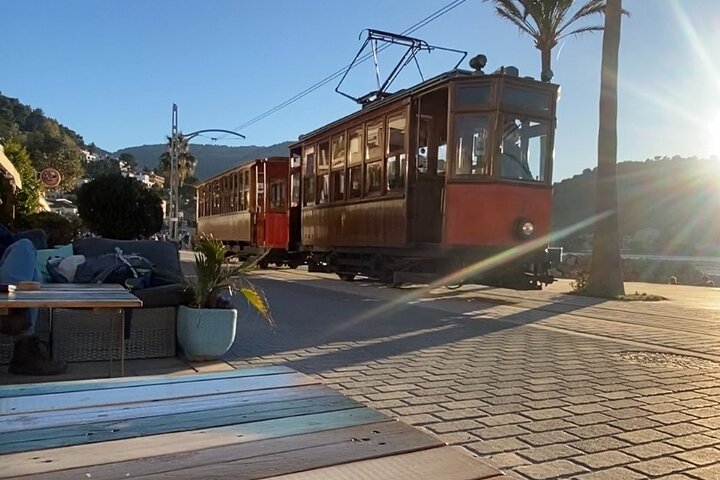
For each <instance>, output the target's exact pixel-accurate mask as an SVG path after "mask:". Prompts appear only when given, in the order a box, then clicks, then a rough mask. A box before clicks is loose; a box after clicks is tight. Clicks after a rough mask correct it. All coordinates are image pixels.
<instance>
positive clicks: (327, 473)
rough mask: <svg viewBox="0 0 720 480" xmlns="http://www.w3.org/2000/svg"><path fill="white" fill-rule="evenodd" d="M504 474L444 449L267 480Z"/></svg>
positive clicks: (438, 479)
mask: <svg viewBox="0 0 720 480" xmlns="http://www.w3.org/2000/svg"><path fill="white" fill-rule="evenodd" d="M500 473H501V472H500V471H499V470H497V469H496V468H494V467H491V466H490V465H488V464H486V463H483V462H482V461H480V459H478V458H475V457H472V456H470V454H469V453H467V452H466V451H465V450H464V449H463V448H462V447H442V448H433V449H430V450H421V451H419V452H413V453H405V454H402V455H394V456H391V457H383V458H375V459H372V460H363V461H359V462H353V463H347V464H344V465H336V466H333V467H327V468H320V469H316V470H308V471H306V472H301V473H291V474H289V475H282V476H275V477H267V480H320V479H323V480H329V479H336V478H337V479H343V480H417V479H418V478H428V479H432V480H481V479H489V478H492V477H496V476H498V475H499V474H500Z"/></svg>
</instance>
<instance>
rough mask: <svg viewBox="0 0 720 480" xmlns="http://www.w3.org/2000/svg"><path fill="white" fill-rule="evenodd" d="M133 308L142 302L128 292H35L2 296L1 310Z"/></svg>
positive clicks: (104, 290) (0, 300)
mask: <svg viewBox="0 0 720 480" xmlns="http://www.w3.org/2000/svg"><path fill="white" fill-rule="evenodd" d="M33 307H40V308H43V307H68V308H133V307H142V301H141V300H140V299H139V298H137V297H136V296H135V295H133V294H132V293H130V292H128V291H127V290H109V289H102V290H101V289H87V290H53V289H50V290H47V289H46V290H42V289H41V290H33V291H16V292H13V293H6V294H0V308H33Z"/></svg>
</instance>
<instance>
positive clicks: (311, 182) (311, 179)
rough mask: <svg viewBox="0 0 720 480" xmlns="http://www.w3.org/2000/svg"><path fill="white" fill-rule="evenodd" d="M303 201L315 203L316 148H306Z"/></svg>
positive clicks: (308, 203)
mask: <svg viewBox="0 0 720 480" xmlns="http://www.w3.org/2000/svg"><path fill="white" fill-rule="evenodd" d="M303 203H304V204H305V205H312V204H314V203H315V149H314V148H313V147H307V148H306V149H305V162H303Z"/></svg>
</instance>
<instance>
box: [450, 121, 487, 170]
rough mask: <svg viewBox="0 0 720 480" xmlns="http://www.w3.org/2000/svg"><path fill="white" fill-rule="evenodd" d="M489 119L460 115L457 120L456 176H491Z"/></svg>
mask: <svg viewBox="0 0 720 480" xmlns="http://www.w3.org/2000/svg"><path fill="white" fill-rule="evenodd" d="M487 140H488V118H487V116H485V115H458V116H457V117H456V118H455V174H456V175H489V174H490V163H489V162H488V158H489V155H488V153H489V152H488V149H487Z"/></svg>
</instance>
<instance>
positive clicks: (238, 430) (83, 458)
mask: <svg viewBox="0 0 720 480" xmlns="http://www.w3.org/2000/svg"><path fill="white" fill-rule="evenodd" d="M385 420H387V417H385V416H384V415H382V414H380V413H379V412H377V411H375V410H372V409H370V408H355V409H351V410H339V411H335V412H326V413H316V414H310V415H301V416H297V417H288V418H280V419H275V420H265V421H261V422H254V423H245V424H240V425H230V426H227V427H220V428H215V429H211V430H202V431H195V432H193V436H194V438H195V439H196V442H197V441H198V440H201V439H202V438H228V440H227V441H226V442H225V443H224V445H238V444H244V443H250V442H257V441H260V440H264V439H271V438H281V437H289V436H293V435H300V434H305V433H313V432H322V431H326V430H334V429H341V428H345V427H351V426H354V425H365V424H370V423H376V422H382V421H385ZM177 435H180V434H177ZM135 441H136V440H135V439H128V440H119V441H117V442H113V443H109V444H107V445H101V446H102V447H103V448H104V449H106V450H107V451H108V452H109V454H113V453H114V454H116V455H115V457H112V458H118V457H117V455H122V453H123V452H125V451H126V449H130V448H132V444H133V442H135ZM156 444H163V445H168V444H171V445H173V446H174V447H175V448H174V449H173V451H174V452H178V453H180V452H185V453H183V455H184V456H188V455H192V451H193V450H196V447H194V446H191V447H188V446H186V445H184V444H182V443H181V442H178V441H177V440H175V438H174V436H173V435H170V436H163V437H157V443H156ZM215 445H217V443H215ZM87 449H92V451H93V452H95V453H92V454H91V453H88V451H87ZM96 450H97V445H86V446H82V445H81V446H77V447H72V448H66V449H63V448H60V449H52V450H45V451H36V452H33V453H32V454H28V453H25V454H21V455H20V456H19V457H16V456H13V457H14V458H13V461H12V462H10V461H8V460H7V457H2V456H0V465H2V467H3V468H0V478H10V477H16V476H26V478H35V475H37V474H40V473H43V472H56V473H58V472H57V470H59V469H63V468H58V466H57V465H60V464H64V465H68V463H70V464H72V465H73V466H77V467H80V466H90V465H95V463H96V462H98V458H97V453H96ZM166 451H167V450H166ZM266 453H271V452H266ZM152 454H153V452H152V451H149V452H147V454H146V455H142V457H140V458H143V457H150V456H152ZM109 458H110V457H108V456H105V457H104V459H103V460H104V461H103V463H107V462H108V459H109ZM125 458H127V457H125ZM129 458H138V457H136V456H134V455H133V456H131V457H129ZM63 459H64V460H65V461H63ZM109 461H110V462H112V461H113V460H109ZM98 463H99V462H98ZM125 473H127V472H123V475H122V478H123V479H124V478H127V477H126V476H125ZM28 475H29V476H28ZM83 476H84V474H83ZM50 478H54V477H50Z"/></svg>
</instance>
